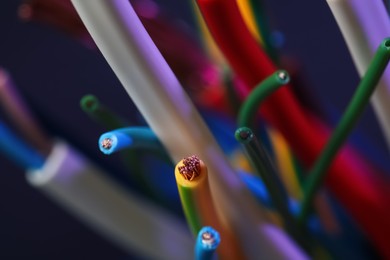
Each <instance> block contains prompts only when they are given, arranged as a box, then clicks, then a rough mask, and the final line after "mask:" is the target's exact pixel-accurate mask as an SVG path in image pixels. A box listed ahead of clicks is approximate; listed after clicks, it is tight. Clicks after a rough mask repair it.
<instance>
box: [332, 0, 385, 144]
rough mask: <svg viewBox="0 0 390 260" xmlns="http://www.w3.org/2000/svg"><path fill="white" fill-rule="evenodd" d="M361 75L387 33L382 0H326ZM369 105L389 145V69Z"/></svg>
mask: <svg viewBox="0 0 390 260" xmlns="http://www.w3.org/2000/svg"><path fill="white" fill-rule="evenodd" d="M327 3H328V5H329V7H330V9H331V11H332V13H333V16H334V17H335V19H336V22H337V24H338V26H339V28H340V30H341V33H342V34H343V37H344V40H345V42H346V44H347V47H348V49H349V52H350V54H351V56H352V60H353V62H354V64H355V66H356V69H357V71H358V73H359V75H360V77H362V76H363V75H364V73H365V72H366V70H367V68H368V65H369V64H370V62H371V59H372V58H373V57H374V54H375V52H376V50H377V48H378V46H379V45H380V43H381V42H382V41H383V39H384V38H386V37H389V36H390V20H389V16H388V14H387V12H386V9H385V6H384V4H383V1H382V0H327ZM371 101H372V105H373V108H374V111H375V113H376V115H377V118H378V120H379V123H380V125H381V128H382V132H383V134H384V136H385V139H386V141H387V145H388V148H390V69H389V68H388V69H386V71H385V72H384V74H383V76H382V79H381V81H380V82H379V83H378V86H377V88H376V90H375V92H374V94H373V95H372V99H371Z"/></svg>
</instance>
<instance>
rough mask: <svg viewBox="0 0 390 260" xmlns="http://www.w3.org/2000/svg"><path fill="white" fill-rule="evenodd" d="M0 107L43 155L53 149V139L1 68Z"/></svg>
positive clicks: (7, 74)
mask: <svg viewBox="0 0 390 260" xmlns="http://www.w3.org/2000/svg"><path fill="white" fill-rule="evenodd" d="M0 106H2V107H3V108H4V110H5V111H6V113H7V115H8V117H9V118H10V120H11V121H12V123H13V124H14V125H15V126H16V127H17V130H18V131H19V132H20V133H21V134H22V135H23V136H24V137H25V138H26V139H27V140H28V141H29V142H30V143H31V145H32V146H34V147H36V148H37V149H38V150H39V151H40V152H41V153H42V154H43V155H47V154H49V152H50V149H51V145H52V142H51V139H50V138H49V137H48V136H47V134H46V133H45V131H44V130H43V129H42V128H41V127H40V125H39V124H38V122H37V121H36V119H35V118H34V116H33V114H32V113H31V110H30V109H29V108H28V107H27V104H26V103H25V102H24V100H23V98H22V96H21V95H20V94H19V92H18V90H17V88H16V86H15V85H14V84H13V82H12V79H11V76H10V75H9V73H8V72H7V71H6V70H4V69H2V68H0Z"/></svg>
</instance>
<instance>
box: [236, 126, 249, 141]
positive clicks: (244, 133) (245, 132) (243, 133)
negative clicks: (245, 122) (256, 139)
mask: <svg viewBox="0 0 390 260" xmlns="http://www.w3.org/2000/svg"><path fill="white" fill-rule="evenodd" d="M234 136H235V137H236V140H237V141H240V142H247V141H249V140H251V139H252V138H253V132H252V130H251V129H250V128H248V127H240V128H238V129H237V130H236V132H235V134H234Z"/></svg>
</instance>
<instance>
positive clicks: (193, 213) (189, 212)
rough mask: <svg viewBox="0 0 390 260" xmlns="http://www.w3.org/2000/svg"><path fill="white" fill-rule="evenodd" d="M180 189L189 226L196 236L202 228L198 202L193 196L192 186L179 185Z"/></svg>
mask: <svg viewBox="0 0 390 260" xmlns="http://www.w3.org/2000/svg"><path fill="white" fill-rule="evenodd" d="M178 190H179V195H180V200H181V204H182V207H183V211H184V215H185V217H186V220H187V223H188V226H189V227H190V229H191V233H192V234H193V235H194V236H196V234H197V233H198V232H199V230H200V229H201V228H202V222H201V218H200V216H199V214H198V209H197V208H196V202H195V201H194V198H193V191H192V190H191V188H188V187H183V186H179V185H178Z"/></svg>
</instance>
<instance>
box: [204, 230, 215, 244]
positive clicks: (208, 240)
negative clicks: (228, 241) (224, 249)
mask: <svg viewBox="0 0 390 260" xmlns="http://www.w3.org/2000/svg"><path fill="white" fill-rule="evenodd" d="M214 241H215V237H214V236H213V234H212V233H210V232H204V233H203V234H202V243H203V244H206V245H212V244H213V243H214Z"/></svg>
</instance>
